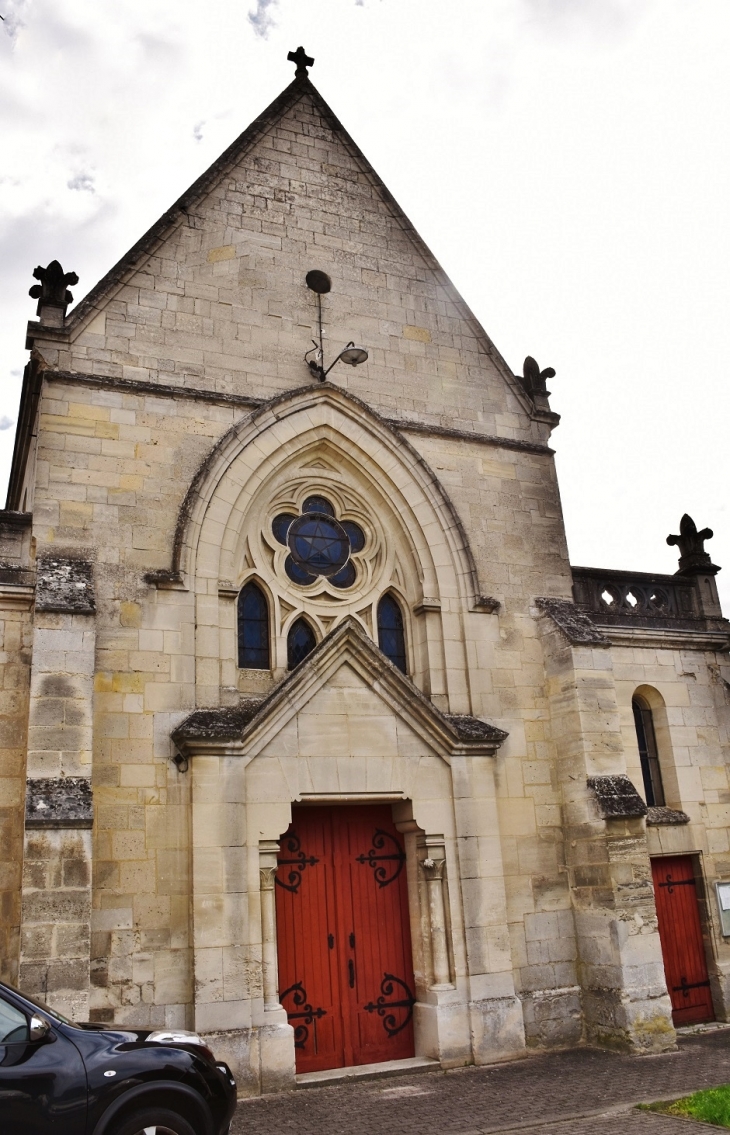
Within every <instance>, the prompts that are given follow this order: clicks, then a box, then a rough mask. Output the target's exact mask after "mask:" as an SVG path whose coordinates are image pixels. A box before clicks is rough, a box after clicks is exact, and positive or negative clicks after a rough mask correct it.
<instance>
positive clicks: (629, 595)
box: [572, 568, 703, 628]
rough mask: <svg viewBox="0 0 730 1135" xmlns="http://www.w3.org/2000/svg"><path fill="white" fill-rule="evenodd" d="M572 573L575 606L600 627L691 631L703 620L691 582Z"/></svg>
mask: <svg viewBox="0 0 730 1135" xmlns="http://www.w3.org/2000/svg"><path fill="white" fill-rule="evenodd" d="M572 571H573V595H574V597H575V602H576V604H577V606H578V607H579V608H580V610H582V611H583V612H584V613H586V614H588V615H589V616H590V617H591V618H593V619H594V620H595V621H596V622H597V623H599V624H600V625H602V626H604V625H605V626H639V627H651V626H668V627H673V626H686V627H688V628H692V627H696V626H697V624H698V621H699V620H701V619H702V617H703V612H702V610H701V609H700V605H699V601H698V597H697V593H696V588H695V584H694V580H693V579H692V578H686V577H682V576H675V575H649V574H646V573H643V572H622V571H610V570H604V569H603V568H573V569H572Z"/></svg>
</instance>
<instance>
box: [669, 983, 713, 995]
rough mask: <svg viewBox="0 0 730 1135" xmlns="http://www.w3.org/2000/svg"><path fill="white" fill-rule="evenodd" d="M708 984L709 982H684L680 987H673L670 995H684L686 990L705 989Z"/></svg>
mask: <svg viewBox="0 0 730 1135" xmlns="http://www.w3.org/2000/svg"><path fill="white" fill-rule="evenodd" d="M709 984H710V983H709V981H692V982H686V981H685V982H682V984H681V985H673V986H672V993H684V992H685V990H687V989H705V988H706V987H707V986H709Z"/></svg>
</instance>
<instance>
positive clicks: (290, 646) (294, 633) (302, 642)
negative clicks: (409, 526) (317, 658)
mask: <svg viewBox="0 0 730 1135" xmlns="http://www.w3.org/2000/svg"><path fill="white" fill-rule="evenodd" d="M316 645H317V640H316V638H315V637H314V631H313V630H312V628H311V627H310V625H309V623H308V622H307V621H306V619H297V621H296V622H295V623H293V624H292V627H291V630H290V631H289V634H288V636H287V640H286V664H287V667H288V668H289V670H294V669H295V668H296V667H297V666H298V665H299V663H300V662H303V661H304V659H305V658H306V657H307V655H308V654H311V653H312V651H313V650H314V648H315V646H316Z"/></svg>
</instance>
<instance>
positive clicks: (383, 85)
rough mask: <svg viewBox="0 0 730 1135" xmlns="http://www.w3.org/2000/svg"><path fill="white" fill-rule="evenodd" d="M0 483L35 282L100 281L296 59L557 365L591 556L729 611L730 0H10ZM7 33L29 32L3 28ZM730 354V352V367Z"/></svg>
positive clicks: (5, 6) (463, 280) (484, 301)
mask: <svg viewBox="0 0 730 1135" xmlns="http://www.w3.org/2000/svg"><path fill="white" fill-rule="evenodd" d="M0 14H2V15H4V16H5V17H6V18H5V22H4V24H2V25H0V109H1V110H2V131H3V141H2V148H1V151H0V155H1V156H0V304H1V305H2V307H1V310H2V313H3V318H2V324H1V325H0V382H1V383H2V386H1V387H0V389H2V398H1V399H0V482H2V485H3V486H4V485H5V484H6V482H7V475H8V470H9V466H10V457H11V452H12V435H13V428H12V427H13V426H14V423H15V419H16V416H17V404H18V398H19V393H20V377H21V372H22V368H23V366H24V364H25V361H26V357H27V356H26V353H25V351H24V337H25V323H26V320H27V319H29V318H33V317H34V312H35V303H34V301H33V300H31V299H30V298H29V297H28V294H27V293H28V288H29V287H30V286H31V285H32V284H33V283H34V281H33V279H32V275H31V273H32V270H33V268H34V267H35V266H36V264H38V263H42V264H44V265H45V264H47V263H48V262H49V261H50V260H51V259H53V258H58V259H59V260H61V262H62V264H63V266H64V268H65V269H66V270H67V271H70V270H74V271H76V272H77V273H78V275H79V277H80V279H81V282H80V284H79V285H78V286H77V287H76V288H74V289H73V291H74V297H75V299H76V300H79V299H80V298H81V297H82V296H83V295H84V294H85V292H86V291H88V290H89V289H90V288H91V287H92V285H93V284H94V283H95V281H96V280H97V279H98V278H99V277H100V276H101V275H103V274H104V272H106V271H107V269H108V268H110V267H111V265H112V264H113V263H114V262H115V261H116V260H117V259H118V258H119V256H120V255H121V254H122V253H123V252H124V251H126V249H127V248H128V247H129V246H130V245H132V244H133V243H134V242H135V241H136V240H137V238H138V237H139V236H140V235H141V234H142V232H143V231H144V230H145V229H146V228H147V227H148V226H149V225H150V224H151V223H152V222H153V221H154V220H156V218H157V217H158V216H159V215H160V214H161V213H162V212H163V211H164V210H165V209H166V208H168V206H169V205H170V204H172V202H173V201H174V200H175V199H176V198H177V197H178V196H179V194H180V193H181V192H182V191H183V190H184V189H185V188H186V187H187V185H188V184H189V183H190V182H192V181H193V180H194V178H195V177H197V176H198V174H199V173H201V172H202V171H203V170H204V169H205V168H206V167H207V166H208V165H209V164H210V163H211V162H212V161H213V160H214V159H215V158H216V157H217V156H218V154H219V153H220V152H221V150H223V148H224V147H225V146H226V145H228V143H229V142H230V141H231V140H232V139H233V138H234V137H235V136H236V135H237V134H239V133H240V132H241V131H242V130H243V129H244V128H245V127H246V126H247V125H248V123H249V122H250V121H251V119H253V118H254V117H255V116H256V115H257V114H258V113H259V112H260V111H261V110H263V108H264V107H265V106H266V105H268V103H269V102H270V101H271V100H272V99H273V98H274V97H275V96H276V95H277V94H278V93H279V91H280V90H282V89H283V87H284V86H286V85H287V84H288V83H289V81H290V80H291V78H292V74H293V68H292V65H291V64H289V63H287V61H286V54H287V51H289V50H290V49H293V48H296V47H297V46H298V45H299V44H300V43H301V44H303V45H304V47H305V48H306V50H307V52H308V53H309V54H310V55H313V56H315V58H316V64H315V67H314V69H313V72H312V79H313V81H314V82H315V84H316V85H317V86H318V87H319V89H320V90H321V92H322V94H323V95H324V97H325V98H326V99H327V101H328V102H329V103H330V105H331V106H332V108H333V110H334V111H335V113H336V114H337V115H338V117H339V118H340V119H341V120H342V122H343V123H344V125H345V126H346V128H347V129H348V130H349V131H350V133H351V134H352V135H353V137H354V138H355V140H356V141H357V142H358V144H359V145H360V146H361V148H362V149H363V151H364V152H365V154H366V155H367V156H368V158H369V159H370V161H371V162H372V163H373V165H374V166H375V168H376V169H377V171H378V172H379V174H380V175H381V177H383V179H384V181H385V182H386V184H387V185H388V186H389V188H390V189H391V191H392V192H393V194H394V195H395V197H396V199H397V200H398V201H399V203H400V204H401V206H402V207H403V209H404V210H405V212H406V214H407V215H408V216H409V217H410V218H411V220H412V221H413V222H414V224H415V225H416V227H417V228H418V230H419V231H420V232H421V234H422V236H423V237H424V239H425V240H426V242H427V243H428V244H429V245H430V247H431V248H432V249H433V251H434V253H435V254H436V256H437V257H438V258H439V259H440V261H441V263H442V265H443V266H444V268H445V269H446V271H447V272H448V273H449V275H450V276H451V278H452V279H453V281H454V283H455V284H456V286H457V287H458V288H459V289H460V291H461V292H462V294H463V295H464V297H465V299H466V300H467V302H468V303H469V304H470V305H471V307H472V309H473V310H474V312H475V313H476V315H477V316H478V318H479V319H480V320H481V322H482V323H483V325H484V327H485V329H486V331H487V333H488V334H489V335H490V337H491V338H492V339H493V340H494V342H495V343H496V345H497V347H498V348H499V350H500V351H501V352H502V354H503V355H504V356H505V358H506V359H507V361H508V363H509V364H510V365H511V366H512V368H513V369H514V370H518V371H520V370H521V365H522V360H523V358H524V356H525V355H526V354H528V353H529V354H533V355H535V356H536V358H537V359H538V361H539V363H540V365H541V366H543V367H544V366H554V367H555V369H556V371H557V377H556V378H555V379H553V380H552V381H551V382H550V384H549V385H550V388H551V390H552V391H553V397H552V405H553V408H554V409H556V410H557V411H558V412H559V413H561V414H562V415H563V422H562V424H561V426H560V427H559V428H558V430H557V431H556V432H555V433H554V435H553V442H554V445H555V447H556V449H557V451H558V457H557V460H558V470H559V474H560V484H561V490H562V498H563V506H564V510H565V519H566V525H567V532H568V541H569V545H570V552H571V559H572V562H573V563H575V564H583V565H590V566H600V567H615V568H633V569H635V570H640V571H665V572H671V571H674V570H676V556H677V552H676V549H674V548H669V547H667V546H666V544H665V542H664V540H665V536H666V535H667V533H669V532H670V531H671V532H676V531H678V523H679V518H680V516H681V514H682V513H683V512H684V511H688V512H689V513H690V514H691V515H692V516H693V517H694V519H695V520H696V522H697V524H698V526H699V527H704V526H706V525H709V526H710V527H711V528H714V529H715V533H716V535H715V539H714V540H713V541H711V543H710V544H709V545H708V551H710V552H711V553H712V555H713V558H714V560H715V562H716V563H720V564H721V565H725V571H724V572H722V573H721V575H720V577H719V579H718V583H719V584H720V588H721V592H724V598H725V609H726V611H727V612H728V613H729V614H730V509H729V508H728V503H727V494H726V475H725V467H726V460H727V459H726V438H727V436H728V410H729V409H730V397H729V395H728V387H729V386H730V374H729V373H728V372H726V370H725V366H726V364H725V363H724V362H723V360H724V356H725V352H726V350H727V349H728V348H727V330H726V329H727V324H728V273H729V271H730V225H729V224H728V220H727V216H728V209H729V208H730V140H729V134H728V109H729V108H730V66H728V58H730V4H729V3H728V0H457V2H454V0H452V2H451V3H443V2H437V0H212V2H210V0H209V2H208V3H204V2H202V0H195V2H194V0H114V2H112V0H0ZM5 33H8V34H5ZM729 369H730V368H729Z"/></svg>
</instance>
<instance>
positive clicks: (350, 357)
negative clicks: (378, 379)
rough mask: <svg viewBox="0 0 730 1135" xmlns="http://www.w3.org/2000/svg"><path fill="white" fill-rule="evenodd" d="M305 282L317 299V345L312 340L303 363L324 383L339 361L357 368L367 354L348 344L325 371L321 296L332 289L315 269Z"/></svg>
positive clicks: (330, 284)
mask: <svg viewBox="0 0 730 1135" xmlns="http://www.w3.org/2000/svg"><path fill="white" fill-rule="evenodd" d="M306 280H307V287H308V288H309V290H310V291H312V292H314V293H315V295H316V297H317V319H318V327H319V343H317V342H316V340H315V339H312V342H313V343H314V346H313V347H312V349H311V351H307V353H306V355H305V356H304V361H305V363H306V364H307V366H308V367H309V369H310V370H311V372H312V374H313V375H314V376H315V377H316V378H318V379H319V380H320V381H321V382H324V381H325V379H326V378H327V375H328V374H329V372H330V371H331V370H332V367H333V366H336V365H337V363H338V362H340V360H342V362H343V363H348V365H349V366H351V367H356V366H359V365H360V363H364V362H365V361H366V360H367V357H368V353H367V351H366V350H365V348H364V347H358V346H357V345H356V344H355V343H352V342H350V343H348V344H347V346H346V347H343V348H342V350H341V351H340V353H339V355H338V356H337V358H336V359H335V361H334V362H333V363H330V365H329V366H328V367H327V369H326V370H325V368H324V343H323V338H322V296H325V295H327V292H329V291H330V289H331V288H332V281H331V280H330V278H329V276H328V275H327V273H326V272H320V271H319V270H318V269H317V268H314V269H312V271H311V272H307V276H306ZM310 355H314V358H310V357H309V356H310Z"/></svg>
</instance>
